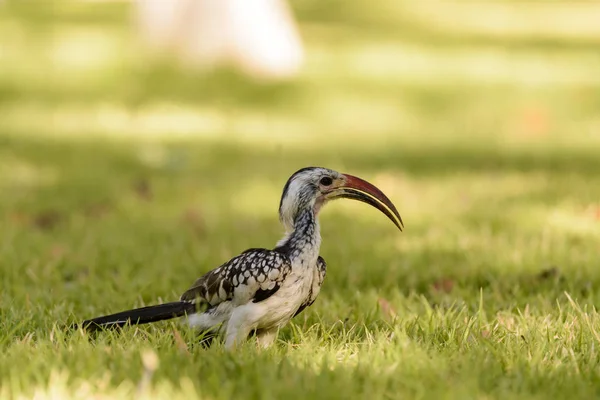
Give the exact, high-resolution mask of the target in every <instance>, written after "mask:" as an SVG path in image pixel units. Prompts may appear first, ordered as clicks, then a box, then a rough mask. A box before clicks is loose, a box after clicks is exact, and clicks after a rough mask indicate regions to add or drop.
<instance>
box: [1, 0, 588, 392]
mask: <svg viewBox="0 0 600 400" xmlns="http://www.w3.org/2000/svg"><path fill="white" fill-rule="evenodd" d="M49 4H50V2H48V3H43V2H35V7H33V6H25V5H23V3H21V2H18V1H13V2H9V3H8V6H7V5H4V6H0V275H1V276H2V280H1V285H2V286H1V289H2V290H1V291H0V310H1V314H0V315H1V318H0V351H1V352H2V357H0V398H8V397H16V396H19V395H23V396H32V395H33V394H35V393H37V395H38V396H40V397H39V398H44V397H52V398H65V397H76V398H90V397H92V396H96V395H97V397H98V398H121V397H122V398H132V397H136V396H137V397H139V396H152V397H161V398H194V397H202V398H211V399H213V398H214V399H229V398H286V399H288V398H289V399H292V398H299V399H308V398H313V397H314V398H344V399H347V398H431V399H439V398H457V399H466V398H540V399H542V398H570V399H572V398H593V397H596V396H598V395H599V394H600V375H599V374H600V369H599V361H600V353H599V350H598V346H599V345H600V315H599V314H598V313H597V312H596V310H595V307H596V306H598V305H599V304H600V261H599V260H600V74H598V65H600V54H599V53H598V51H597V49H598V45H600V40H598V37H599V36H598V26H597V23H596V22H597V21H596V22H593V21H591V20H590V17H589V15H593V13H594V12H595V13H596V14H598V13H599V12H600V8H598V6H597V5H594V4H593V3H586V4H587V5H578V6H575V7H571V6H567V4H568V3H564V4H563V3H559V2H552V3H549V4H546V5H544V4H542V3H540V4H539V5H537V6H536V5H535V4H529V5H527V6H522V7H523V8H522V9H520V8H519V7H520V6H519V5H518V3H497V4H488V5H487V6H484V5H477V6H476V7H475V8H469V9H468V10H467V9H465V6H464V5H461V4H459V3H455V4H454V5H453V6H452V5H444V6H443V7H442V6H441V5H440V6H439V7H438V6H436V7H434V6H432V7H431V8H429V9H427V8H424V7H423V6H415V7H412V6H409V5H408V4H409V3H403V2H392V1H390V2H383V1H382V0H378V1H375V2H369V5H368V6H367V5H366V4H365V5H364V6H358V5H356V4H355V5H347V2H341V1H333V2H329V3H328V5H325V3H324V2H318V1H300V2H298V3H296V4H295V5H294V8H295V10H296V14H297V16H298V18H299V19H300V23H301V28H302V33H303V36H304V39H305V41H306V46H307V64H306V66H305V69H304V70H303V72H302V75H301V76H300V77H299V78H298V79H297V80H296V81H294V82H291V83H285V84H268V85H259V84H256V83H251V82H248V81H247V80H245V79H244V78H242V77H240V76H238V75H236V74H234V73H231V72H227V71H219V72H213V73H210V74H207V75H205V74H197V73H194V72H192V71H190V70H184V69H178V68H176V67H174V66H172V65H166V64H161V63H156V62H155V63H150V62H148V61H144V60H142V59H141V58H139V57H137V56H135V55H136V54H138V53H137V52H136V51H135V48H136V44H135V41H134V39H133V36H132V33H131V32H130V31H129V28H128V24H127V22H128V18H127V8H128V5H127V3H121V2H89V3H87V2H86V3H82V2H76V3H61V2H57V3H56V4H54V3H52V5H49ZM353 4H354V3H353ZM357 4H358V3H357ZM410 4H413V3H410ZM449 4H451V3H449ZM482 4H483V3H482ZM585 7H588V8H587V9H586V8H585ZM525 20H526V21H525ZM511 21H512V22H511ZM558 21H559V22H558ZM552 23H554V25H553V24H552ZM549 26H554V28H555V29H554V30H552V29H549V28H548V27H549ZM307 165H322V166H327V167H331V168H335V169H338V170H341V171H344V172H348V173H352V174H355V175H359V176H362V177H364V178H365V179H368V180H370V181H372V182H373V183H375V184H377V185H378V186H379V187H380V188H381V189H382V190H383V191H384V192H386V193H387V194H388V195H389V197H390V198H392V199H393V201H394V202H395V203H396V205H397V206H398V209H399V210H400V212H401V214H402V217H403V219H404V221H405V223H406V230H405V232H404V233H399V232H397V231H396V230H395V228H394V226H393V225H392V224H391V223H390V222H389V221H387V220H386V219H385V218H384V217H383V216H382V215H380V214H378V213H377V212H376V211H375V210H371V209H368V208H367V207H365V206H364V205H361V204H354V203H352V204H347V203H344V202H338V203H334V204H332V205H330V206H328V208H326V209H325V210H324V212H323V214H322V216H321V221H322V235H323V247H322V256H323V257H324V258H325V259H326V260H327V261H328V266H329V270H328V275H327V279H326V283H325V285H324V288H323V290H322V292H321V296H320V298H319V299H318V301H317V302H316V304H315V305H314V306H313V307H311V309H310V310H309V311H308V312H305V313H303V314H302V315H301V316H299V317H298V318H296V319H295V320H294V323H293V324H291V325H290V326H289V327H287V328H285V329H284V330H283V331H282V332H281V333H280V336H279V341H278V342H277V344H276V346H274V347H273V348H272V349H269V350H267V351H258V350H257V349H256V348H255V346H254V344H253V343H249V344H248V345H247V346H246V347H244V348H243V349H241V350H240V351H238V352H236V353H233V354H228V353H226V352H225V351H224V350H223V349H222V347H221V346H220V345H216V346H214V347H212V348H210V349H208V350H205V349H203V348H201V347H200V346H198V345H197V344H196V342H195V340H194V335H193V332H189V331H187V330H186V329H185V328H184V327H182V326H181V325H179V324H177V323H161V324H156V325H154V326H149V327H143V328H141V329H129V330H126V331H125V332H124V333H123V334H121V335H114V334H106V335H100V336H99V337H98V338H96V339H94V340H89V338H87V337H85V336H83V335H82V334H81V333H79V332H76V333H75V334H72V335H68V334H65V332H64V331H63V330H62V328H61V327H62V325H63V324H65V323H69V322H73V321H77V320H81V319H82V318H87V317H92V316H96V315H99V314H103V313H109V312H116V311H120V310H122V309H125V308H130V307H134V306H139V305H142V304H153V303H157V302H160V301H169V300H172V299H175V298H177V297H178V295H179V294H180V293H181V292H182V291H183V290H185V289H187V287H188V286H189V285H190V284H191V283H192V282H193V281H194V279H195V278H196V277H198V276H199V275H200V274H202V273H204V272H206V271H208V270H209V269H212V268H214V267H216V266H218V265H219V264H220V263H222V262H224V261H226V260H228V259H229V258H230V257H232V256H234V255H236V254H238V253H239V252H240V251H242V250H245V249H246V248H249V247H269V246H273V245H274V243H275V242H276V241H277V240H278V239H279V237H280V235H281V233H282V229H281V227H280V226H279V223H278V220H277V205H278V202H279V196H280V193H281V189H282V187H283V184H284V182H285V180H286V179H287V177H288V176H289V175H290V174H291V173H292V172H294V171H295V170H296V169H298V168H301V167H304V166H307ZM153 356H157V359H158V362H157V363H155V362H154V361H153ZM143 359H145V362H144V361H143Z"/></svg>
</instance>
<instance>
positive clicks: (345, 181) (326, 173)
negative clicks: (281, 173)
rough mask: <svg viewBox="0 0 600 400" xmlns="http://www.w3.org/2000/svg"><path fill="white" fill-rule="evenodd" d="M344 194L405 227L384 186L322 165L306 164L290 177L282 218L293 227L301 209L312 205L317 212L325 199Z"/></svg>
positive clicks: (280, 216) (290, 228) (285, 224)
mask: <svg viewBox="0 0 600 400" xmlns="http://www.w3.org/2000/svg"><path fill="white" fill-rule="evenodd" d="M341 198H346V199H353V200H358V201H362V202H364V203H367V204H369V205H371V206H373V207H375V208H377V209H378V210H379V211H381V212H382V213H384V214H385V215H386V216H387V217H388V218H389V219H390V220H392V222H393V223H394V224H395V225H396V226H397V227H398V229H400V230H402V227H403V222H402V218H401V217H400V214H399V213H398V210H396V207H395V206H394V204H393V203H392V202H391V201H390V199H388V198H387V196H386V195H385V194H383V192H382V191H381V190H379V189H377V187H375V186H374V185H372V184H370V183H369V182H367V181H365V180H363V179H360V178H357V177H356V176H352V175H348V174H342V173H340V172H337V171H333V170H331V169H327V168H321V167H308V168H303V169H301V170H299V171H297V172H295V173H294V174H293V175H292V176H291V177H290V179H288V181H287V183H286V184H285V187H284V188H283V194H282V196H281V202H280V203H279V218H280V220H281V222H282V223H283V224H284V226H285V228H286V230H287V231H291V230H293V228H294V221H295V219H296V217H297V216H298V214H299V213H300V212H301V211H303V210H306V209H311V208H312V209H313V211H314V212H315V214H317V213H318V212H319V210H320V209H321V207H322V206H323V205H324V204H325V203H326V202H328V201H329V200H333V199H341Z"/></svg>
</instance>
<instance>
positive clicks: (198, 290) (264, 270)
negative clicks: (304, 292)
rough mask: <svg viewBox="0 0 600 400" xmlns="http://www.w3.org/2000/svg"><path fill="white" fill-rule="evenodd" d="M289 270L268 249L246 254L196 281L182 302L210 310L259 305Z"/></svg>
mask: <svg viewBox="0 0 600 400" xmlns="http://www.w3.org/2000/svg"><path fill="white" fill-rule="evenodd" d="M291 270H292V265H291V262H290V260H289V258H288V257H287V256H286V255H285V254H282V253H279V252H275V251H272V250H267V249H250V250H246V251H245V252H243V253H242V254H240V255H239V256H237V257H234V258H232V259H231V260H229V261H228V262H226V263H225V264H223V265H221V266H220V267H218V268H215V269H214V270H212V271H210V272H208V273H206V274H205V275H203V276H202V277H200V278H199V279H198V280H196V282H194V284H193V285H192V287H191V288H189V289H188V290H187V291H186V292H185V293H184V294H183V295H182V296H181V300H182V301H198V300H199V301H201V302H205V303H208V305H209V306H210V307H215V306H217V305H218V304H220V303H222V302H224V301H232V302H233V303H234V304H245V303H247V302H249V301H254V302H259V301H262V300H265V299H267V298H269V297H270V296H272V295H273V294H274V293H276V292H277V290H279V288H280V286H281V284H282V283H283V281H284V279H285V278H286V276H287V275H288V274H289V273H290V272H291Z"/></svg>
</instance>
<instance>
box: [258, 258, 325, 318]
mask: <svg viewBox="0 0 600 400" xmlns="http://www.w3.org/2000/svg"><path fill="white" fill-rule="evenodd" d="M294 267H296V268H292V272H291V273H290V274H289V275H288V276H287V278H286V279H285V281H283V284H282V285H281V287H280V288H279V290H278V291H277V292H276V293H275V294H273V295H272V296H271V297H269V298H268V299H267V300H265V301H263V302H261V303H257V304H260V305H261V307H264V309H263V311H264V312H263V313H262V315H263V317H262V318H261V321H259V323H258V327H259V328H269V327H274V326H279V327H281V326H283V325H285V324H286V323H287V322H288V321H289V320H290V319H291V318H292V317H293V316H294V314H295V313H296V311H297V310H298V308H300V306H301V305H302V304H304V303H305V302H306V300H307V299H308V297H309V296H310V293H311V287H312V285H313V280H314V277H315V271H314V270H315V269H316V268H317V265H316V261H315V262H314V263H310V264H300V265H297V266H294ZM301 267H302V268H301Z"/></svg>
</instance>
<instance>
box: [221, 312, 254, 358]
mask: <svg viewBox="0 0 600 400" xmlns="http://www.w3.org/2000/svg"><path fill="white" fill-rule="evenodd" d="M246 308H247V306H240V307H239V308H236V309H235V310H234V311H233V314H232V315H231V318H229V322H227V330H226V331H225V349H227V350H233V349H234V348H235V347H236V346H237V345H238V344H240V343H243V342H244V341H246V340H247V339H248V336H249V335H250V332H252V330H253V329H254V326H253V323H252V321H251V320H250V318H249V317H250V314H251V313H250V312H249V310H247V309H246Z"/></svg>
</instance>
